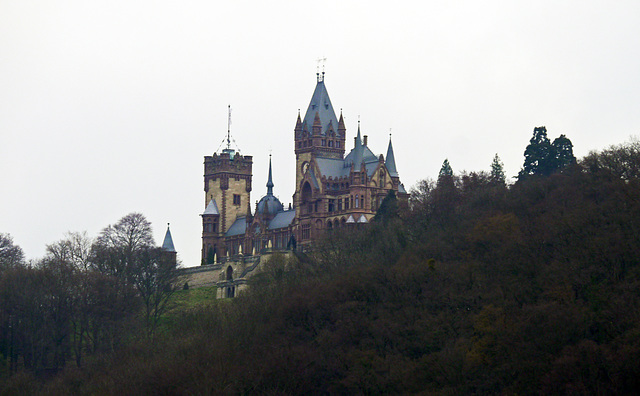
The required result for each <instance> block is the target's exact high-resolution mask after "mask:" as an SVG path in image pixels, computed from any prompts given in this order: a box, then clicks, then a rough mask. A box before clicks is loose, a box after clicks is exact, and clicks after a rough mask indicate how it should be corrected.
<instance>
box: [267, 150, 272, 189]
mask: <svg viewBox="0 0 640 396" xmlns="http://www.w3.org/2000/svg"><path fill="white" fill-rule="evenodd" d="M267 195H273V177H272V176H271V154H269V180H267Z"/></svg>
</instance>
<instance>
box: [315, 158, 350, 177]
mask: <svg viewBox="0 0 640 396" xmlns="http://www.w3.org/2000/svg"><path fill="white" fill-rule="evenodd" d="M316 164H318V168H320V173H321V174H322V175H323V176H326V177H329V176H332V177H333V178H334V179H336V178H339V177H342V176H349V167H348V166H346V165H345V161H344V160H341V159H334V158H316Z"/></svg>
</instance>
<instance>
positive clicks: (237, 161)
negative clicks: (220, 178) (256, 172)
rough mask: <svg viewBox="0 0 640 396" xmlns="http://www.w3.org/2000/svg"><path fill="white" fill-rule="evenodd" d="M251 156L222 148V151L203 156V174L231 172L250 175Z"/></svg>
mask: <svg viewBox="0 0 640 396" xmlns="http://www.w3.org/2000/svg"><path fill="white" fill-rule="evenodd" d="M252 166H253V157H252V156H250V155H241V154H239V153H236V152H234V151H232V150H229V151H227V150H223V152H222V153H220V154H218V153H214V154H213V155H212V156H205V157H204V174H205V176H208V175H213V174H215V173H231V174H238V175H247V176H251V172H252Z"/></svg>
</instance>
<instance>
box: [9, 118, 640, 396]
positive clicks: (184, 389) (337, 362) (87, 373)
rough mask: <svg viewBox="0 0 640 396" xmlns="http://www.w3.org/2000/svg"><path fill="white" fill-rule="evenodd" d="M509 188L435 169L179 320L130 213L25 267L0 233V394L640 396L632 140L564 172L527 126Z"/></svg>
mask: <svg viewBox="0 0 640 396" xmlns="http://www.w3.org/2000/svg"><path fill="white" fill-rule="evenodd" d="M505 179H506V178H505V175H504V172H503V170H502V164H501V162H500V159H499V157H498V156H497V155H496V156H495V157H494V159H493V162H492V163H491V165H490V170H488V171H471V172H470V171H465V172H459V173H455V172H453V170H452V166H451V164H449V162H448V161H447V160H445V161H444V163H443V166H442V169H441V170H440V172H439V175H438V178H437V179H436V180H431V179H425V180H423V181H421V182H420V183H418V184H417V185H416V186H414V188H413V189H412V190H411V196H410V198H409V201H408V202H403V201H401V200H398V198H396V196H395V195H394V194H393V193H390V194H389V195H388V196H387V198H386V199H385V200H384V201H383V203H382V204H381V206H380V208H379V210H378V212H377V214H376V216H375V221H372V222H371V224H369V225H366V226H362V225H361V226H354V227H351V228H348V229H347V228H342V229H335V230H333V231H332V232H330V233H327V234H326V235H325V237H324V238H323V239H322V240H321V241H319V242H318V243H316V245H314V247H313V250H312V251H310V252H306V253H304V254H303V253H296V254H295V255H292V256H284V255H281V256H276V257H274V258H273V259H272V260H271V261H270V263H269V267H268V268H267V269H266V270H265V271H264V272H263V273H262V274H260V275H259V276H254V277H253V278H251V286H250V288H249V289H248V291H247V292H245V293H242V294H240V295H239V296H238V297H237V298H234V299H226V300H216V299H214V298H210V299H205V300H204V301H200V302H199V303H198V304H192V305H188V306H182V307H179V308H175V307H174V306H172V304H173V302H174V301H175V297H176V296H178V295H180V296H183V297H184V296H188V295H189V294H190V293H196V292H197V290H181V291H175V290H174V289H172V288H171V286H170V285H171V284H173V283H172V282H174V281H175V278H172V275H171V274H172V273H173V272H172V269H173V268H174V267H173V266H172V265H170V264H167V262H166V260H165V259H163V256H162V254H161V252H159V251H158V250H157V248H154V247H153V242H152V241H149V240H148V239H146V240H145V239H144V235H145V231H144V230H145V223H144V221H146V220H145V219H144V216H142V215H140V214H131V215H127V216H125V217H124V218H123V219H121V220H120V221H119V222H118V223H116V225H115V226H109V227H107V228H105V229H104V230H103V232H102V233H101V234H100V236H98V238H96V239H95V240H91V239H90V238H88V237H86V235H83V234H79V233H71V234H69V235H68V238H66V239H64V240H62V241H59V242H57V243H54V244H52V245H50V246H48V254H47V256H46V257H45V258H43V259H42V260H39V261H38V262H35V263H25V261H24V258H23V256H22V253H21V250H20V248H19V247H18V246H16V245H14V244H13V243H12V240H11V237H10V236H9V235H8V234H2V238H0V354H2V355H1V357H2V361H1V362H0V379H1V384H0V393H2V394H16V393H26V394H98V395H102V394H105V395H107V394H109V395H110V394H205V395H206V394H272V395H275V394H438V395H440V394H444V395H459V394H527V395H531V394H598V395H607V394H637V393H638V390H640V365H638V361H640V294H639V293H638V290H640V288H639V287H640V263H639V258H640V243H639V241H640V141H638V140H637V139H633V138H632V139H631V140H630V141H628V142H624V143H621V144H616V145H612V146H610V147H608V148H606V149H603V150H600V151H593V152H591V153H589V154H588V155H587V156H585V157H584V158H580V159H576V158H575V157H574V156H573V150H572V145H571V141H570V140H569V139H568V138H567V137H566V136H564V135H561V136H560V137H558V138H556V139H555V140H553V142H551V141H550V139H549V138H548V137H547V131H546V128H544V127H539V128H535V129H534V133H533V137H532V138H531V141H530V143H529V145H528V146H527V147H526V148H525V151H524V163H523V166H522V170H521V171H520V173H519V174H518V176H517V181H516V182H515V183H513V184H509V183H507V182H506V181H505ZM130 217H135V218H136V219H128V218H130ZM126 230H128V231H132V230H137V231H140V230H141V232H140V233H137V234H136V233H131V232H125V231H126ZM134 234H135V235H138V236H142V237H143V238H142V240H140V239H138V238H133V237H132V235H134ZM174 283H175V282H174Z"/></svg>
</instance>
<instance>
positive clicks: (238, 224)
mask: <svg viewBox="0 0 640 396" xmlns="http://www.w3.org/2000/svg"><path fill="white" fill-rule="evenodd" d="M246 230H247V218H246V216H243V217H238V218H237V219H236V221H234V222H233V224H231V227H229V229H228V230H227V233H226V234H224V236H235V235H243V234H244V232H245V231H246Z"/></svg>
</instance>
